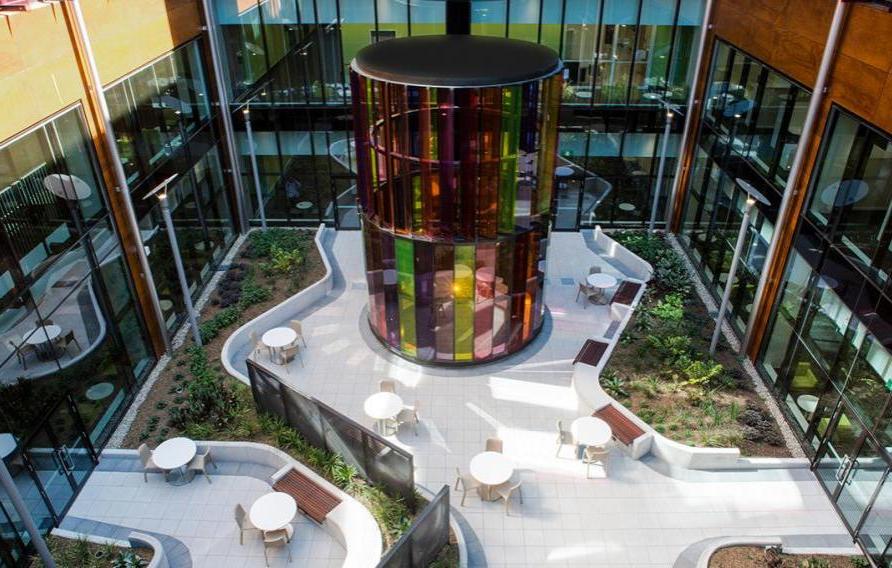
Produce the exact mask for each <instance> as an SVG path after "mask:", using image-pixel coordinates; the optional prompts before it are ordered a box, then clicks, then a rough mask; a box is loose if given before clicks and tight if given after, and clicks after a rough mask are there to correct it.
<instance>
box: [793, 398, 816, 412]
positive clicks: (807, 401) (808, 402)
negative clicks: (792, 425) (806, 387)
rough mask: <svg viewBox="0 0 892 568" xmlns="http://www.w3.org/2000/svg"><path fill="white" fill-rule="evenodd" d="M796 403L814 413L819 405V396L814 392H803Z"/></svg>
mask: <svg viewBox="0 0 892 568" xmlns="http://www.w3.org/2000/svg"><path fill="white" fill-rule="evenodd" d="M796 404H797V405H799V408H801V409H802V410H804V411H806V412H807V413H808V414H813V413H814V411H815V409H816V408H817V407H818V397H816V396H815V395H813V394H801V395H799V397H798V398H797V399H796Z"/></svg>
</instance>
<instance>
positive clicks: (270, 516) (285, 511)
mask: <svg viewBox="0 0 892 568" xmlns="http://www.w3.org/2000/svg"><path fill="white" fill-rule="evenodd" d="M295 515H297V501H295V500H294V497H292V496H291V495H289V494H287V493H282V492H281V491H274V492H272V493H267V494H266V495H263V496H262V497H260V498H259V499H257V500H256V501H254V504H253V505H251V510H250V511H249V512H248V518H249V519H251V523H252V524H253V525H254V526H255V527H257V528H258V529H260V530H262V531H277V530H281V529H284V528H285V527H287V526H288V524H289V523H290V522H291V521H293V520H294V516H295Z"/></svg>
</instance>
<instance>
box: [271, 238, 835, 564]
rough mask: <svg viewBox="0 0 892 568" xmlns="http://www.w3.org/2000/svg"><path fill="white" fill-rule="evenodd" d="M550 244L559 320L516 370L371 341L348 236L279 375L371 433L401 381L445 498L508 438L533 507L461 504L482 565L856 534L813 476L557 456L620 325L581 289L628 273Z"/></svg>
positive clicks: (570, 242) (359, 264) (421, 446)
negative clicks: (293, 359)
mask: <svg viewBox="0 0 892 568" xmlns="http://www.w3.org/2000/svg"><path fill="white" fill-rule="evenodd" d="M551 241H552V242H551V245H550V250H549V255H548V258H549V266H548V272H547V276H548V278H547V282H546V301H547V304H548V308H549V311H550V318H549V320H548V322H547V324H546V325H547V327H546V329H545V330H544V331H543V332H542V334H541V335H540V337H539V338H537V339H536V341H535V342H534V343H533V344H532V345H530V346H529V347H527V349H525V350H524V351H523V352H521V353H519V354H517V355H515V356H512V357H510V358H509V359H507V360H505V361H502V362H496V363H492V364H489V365H485V366H477V367H467V368H462V369H444V368H440V367H422V366H419V365H415V364H411V363H408V362H406V361H403V360H402V359H399V358H397V357H395V356H394V355H392V354H390V353H388V352H386V351H385V350H384V349H383V348H381V347H380V345H378V344H377V343H376V341H375V340H374V338H372V337H371V333H370V332H369V331H368V330H367V326H366V323H365V320H364V318H365V314H364V307H365V305H366V301H367V289H366V284H365V278H364V273H363V260H362V250H361V235H360V233H358V232H340V233H337V235H336V236H335V237H334V238H333V241H332V242H331V243H330V250H331V252H332V253H333V257H334V258H333V260H334V264H335V265H336V266H335V270H336V285H335V289H334V290H333V291H332V293H331V294H330V295H329V298H328V299H327V301H325V302H323V303H321V304H320V305H317V306H314V307H312V308H310V309H308V310H306V311H304V312H302V313H298V314H294V317H297V318H298V319H301V320H302V321H303V322H304V333H305V334H306V335H307V342H308V344H309V348H308V350H307V351H306V352H305V355H304V359H303V362H304V366H303V367H301V365H300V364H299V363H293V364H292V365H290V366H289V367H288V368H287V369H286V368H281V367H279V369H280V371H281V372H282V373H283V375H287V380H289V381H291V382H292V383H293V384H294V385H295V386H296V387H297V388H299V389H301V390H303V391H305V392H309V393H311V394H313V395H314V396H316V397H318V398H319V399H321V400H323V401H325V402H326V403H328V404H330V405H332V406H333V407H335V408H337V409H338V410H339V411H341V412H344V413H346V414H348V415H349V416H351V417H352V418H354V419H356V420H358V421H360V422H363V423H365V424H368V425H371V422H372V421H371V420H370V419H368V418H367V417H366V416H364V414H363V410H362V404H363V401H364V400H365V399H366V398H367V397H368V396H369V395H370V394H372V393H373V392H377V390H378V381H380V380H382V379H393V380H395V381H397V384H398V387H397V392H398V394H400V395H401V396H402V397H403V399H404V401H405V402H406V403H408V404H411V403H413V402H414V401H417V402H418V405H419V407H420V414H421V417H422V420H423V424H422V426H421V427H420V428H419V433H418V435H417V436H416V435H415V434H413V432H412V429H411V428H407V429H405V430H403V431H402V432H400V434H399V435H398V436H397V440H398V441H399V443H401V444H403V445H404V446H405V447H406V448H408V449H409V450H410V451H412V452H413V454H414V455H415V465H416V467H417V472H416V480H417V482H418V483H421V484H423V485H425V486H427V487H428V488H430V489H432V490H434V491H436V490H437V489H438V488H439V487H441V486H442V485H443V484H452V483H454V481H455V475H456V473H455V471H456V468H460V469H462V470H463V471H465V472H467V468H468V462H469V460H470V459H471V458H472V457H473V456H474V455H475V454H477V453H478V452H480V451H482V450H483V445H484V442H485V440H486V438H488V437H490V436H498V437H500V438H502V439H503V440H504V441H505V450H504V451H505V454H507V455H508V456H509V457H510V458H511V459H512V460H513V461H514V462H515V464H516V465H517V475H518V476H519V479H521V480H522V481H523V494H524V495H523V496H524V503H523V505H520V504H519V503H513V504H512V507H513V509H512V514H511V516H505V514H504V508H503V505H502V504H501V503H482V502H481V501H480V500H479V499H478V498H477V496H476V495H469V496H468V499H467V502H466V505H467V506H466V507H459V500H460V494H453V505H454V506H455V507H456V508H457V509H458V510H459V511H460V512H461V513H462V514H463V516H464V517H465V518H466V520H467V521H468V523H469V524H470V525H471V526H472V527H473V529H474V531H475V532H476V535H477V537H478V539H479V542H480V543H482V550H481V549H480V548H475V549H474V550H472V565H477V566H480V565H488V566H491V567H500V566H507V565H510V566H537V567H538V566H592V567H604V566H642V567H644V566H663V567H667V566H672V565H673V563H674V562H675V560H676V558H677V557H678V556H679V554H680V553H681V552H682V551H683V550H684V549H685V548H686V547H688V546H690V545H691V544H693V543H696V542H698V541H701V540H703V539H706V538H710V537H717V536H737V535H784V534H816V535H822V534H827V535H840V534H845V529H844V528H843V526H842V524H841V523H840V521H839V519H838V518H837V515H836V513H835V512H834V510H833V508H832V507H831V505H830V503H829V502H828V500H827V499H826V498H825V497H824V494H823V492H822V490H821V488H820V487H819V486H818V484H817V482H816V481H815V479H814V477H813V476H812V474H811V473H810V472H809V471H808V470H807V469H791V470H763V471H750V472H724V473H706V472H693V473H689V474H686V475H682V476H678V475H675V476H670V475H666V474H664V473H660V471H659V469H660V468H659V467H652V464H648V463H643V462H638V461H633V460H630V459H628V458H626V457H625V455H624V454H623V453H622V452H620V451H619V450H614V451H613V452H612V455H611V461H610V464H609V467H608V470H607V475H606V477H604V472H603V471H602V472H593V473H596V474H598V475H600V476H601V477H602V478H601V479H585V471H584V468H583V466H582V465H581V464H580V463H579V462H578V461H576V460H575V459H572V456H571V455H570V451H569V450H565V451H566V453H563V454H561V456H559V457H555V436H556V435H555V421H556V420H557V419H562V420H564V421H565V425H566V424H569V422H570V421H572V420H573V419H574V418H576V417H577V416H579V415H580V414H581V412H583V411H582V410H581V409H580V408H579V407H578V404H579V401H578V400H577V397H576V396H575V393H574V391H573V390H572V389H571V387H570V376H571V362H572V360H573V357H574V355H575V354H576V352H577V351H578V349H579V348H580V346H581V344H582V341H583V340H584V339H585V338H587V337H593V336H598V335H601V334H602V333H603V332H604V331H605V330H606V326H607V324H608V323H609V321H608V318H607V317H606V310H607V309H608V308H607V307H604V306H589V307H588V308H587V309H583V306H582V304H581V303H580V304H577V303H576V302H575V300H574V298H575V296H576V281H578V280H580V279H582V278H583V277H584V276H585V275H586V274H587V273H588V267H589V266H590V265H591V264H594V263H598V264H601V265H602V266H605V272H609V273H614V274H619V272H618V271H617V270H615V269H613V268H612V267H609V266H607V265H606V264H605V262H604V261H603V260H602V259H599V258H598V257H597V256H596V255H595V254H594V253H592V252H591V251H590V250H589V249H588V248H587V247H586V245H585V242H584V241H583V239H582V237H581V235H580V234H578V233H553V234H552V239H551ZM264 362H266V361H264ZM266 363H268V362H266ZM270 366H271V368H276V367H275V366H273V365H271V364H270Z"/></svg>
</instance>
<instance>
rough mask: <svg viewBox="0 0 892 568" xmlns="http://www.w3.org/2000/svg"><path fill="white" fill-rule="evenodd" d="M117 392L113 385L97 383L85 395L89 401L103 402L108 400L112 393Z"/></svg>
mask: <svg viewBox="0 0 892 568" xmlns="http://www.w3.org/2000/svg"><path fill="white" fill-rule="evenodd" d="M113 392H115V385H113V384H111V383H107V382H106V383H96V384H95V385H93V386H92V387H90V388H88V389H87V392H85V393H84V394H85V395H86V396H87V398H88V399H89V400H102V399H104V398H108V397H109V396H110V395H111V393H113Z"/></svg>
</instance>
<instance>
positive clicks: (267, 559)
mask: <svg viewBox="0 0 892 568" xmlns="http://www.w3.org/2000/svg"><path fill="white" fill-rule="evenodd" d="M263 559H264V560H266V568H269V555H268V554H267V553H266V545H265V544H264V545H263Z"/></svg>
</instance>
